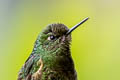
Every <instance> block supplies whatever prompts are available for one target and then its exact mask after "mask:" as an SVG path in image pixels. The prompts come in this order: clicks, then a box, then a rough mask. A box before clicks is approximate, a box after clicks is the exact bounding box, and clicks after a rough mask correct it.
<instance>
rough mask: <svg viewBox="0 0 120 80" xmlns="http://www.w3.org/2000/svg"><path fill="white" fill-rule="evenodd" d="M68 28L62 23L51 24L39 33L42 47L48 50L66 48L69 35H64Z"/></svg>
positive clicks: (69, 39) (68, 42)
mask: <svg viewBox="0 0 120 80" xmlns="http://www.w3.org/2000/svg"><path fill="white" fill-rule="evenodd" d="M68 31H69V29H68V28H67V27H66V26H65V25H64V24H51V25H49V26H47V28H46V29H45V30H44V31H43V32H42V33H41V34H40V36H39V37H40V38H39V39H40V42H41V45H42V48H43V49H44V50H45V51H47V52H49V51H56V50H58V49H60V50H63V51H64V50H67V49H68V47H69V44H70V41H71V35H70V34H69V35H66V33H67V32H68Z"/></svg>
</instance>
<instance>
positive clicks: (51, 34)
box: [34, 18, 88, 55]
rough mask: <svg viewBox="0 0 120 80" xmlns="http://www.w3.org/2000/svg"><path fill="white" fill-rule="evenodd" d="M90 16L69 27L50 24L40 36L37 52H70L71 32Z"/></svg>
mask: <svg viewBox="0 0 120 80" xmlns="http://www.w3.org/2000/svg"><path fill="white" fill-rule="evenodd" d="M87 19H88V18H86V19H85V20H83V21H82V22H80V23H79V24H77V25H75V26H74V27H72V28H71V29H68V28H67V26H65V25H64V24H60V23H57V24H50V25H48V26H47V27H46V28H45V29H44V30H43V31H42V32H41V33H40V35H39V36H38V38H37V40H36V43H35V47H34V50H36V51H37V52H42V51H43V52H45V53H52V54H54V53H57V54H61V55H62V53H64V52H66V55H68V54H69V46H70V42H71V32H72V31H73V30H75V29H76V28H77V27H78V26H79V25H80V24H82V23H83V22H85V21H86V20H87Z"/></svg>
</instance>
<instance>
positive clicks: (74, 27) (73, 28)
mask: <svg viewBox="0 0 120 80" xmlns="http://www.w3.org/2000/svg"><path fill="white" fill-rule="evenodd" d="M88 19H89V18H85V19H84V20H82V21H81V22H80V23H78V24H76V25H75V26H73V27H72V28H71V29H70V30H69V31H68V32H67V33H66V35H69V34H70V33H71V32H72V31H73V30H75V29H76V28H77V27H78V26H80V25H81V24H83V23H84V22H85V21H87V20H88Z"/></svg>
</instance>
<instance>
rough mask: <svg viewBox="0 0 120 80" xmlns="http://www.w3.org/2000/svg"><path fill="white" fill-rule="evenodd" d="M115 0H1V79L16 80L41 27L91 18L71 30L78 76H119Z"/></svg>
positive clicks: (100, 79) (119, 23)
mask: <svg viewBox="0 0 120 80" xmlns="http://www.w3.org/2000/svg"><path fill="white" fill-rule="evenodd" d="M119 3H120V1H119V0H1V1H0V80H16V79H17V73H18V71H19V69H20V68H21V66H22V65H23V64H24V62H25V60H26V59H27V57H28V56H29V55H30V53H31V51H32V48H33V45H34V42H35V40H36V38H37V36H38V34H39V33H40V32H41V30H42V29H43V28H45V27H46V26H47V25H48V24H51V23H58V22H60V23H64V24H65V25H67V26H68V27H69V28H71V27H72V26H74V25H75V24H76V23H78V22H80V21H81V20H82V19H84V18H86V17H90V19H89V20H88V21H87V22H85V23H84V24H83V25H81V27H79V28H77V29H76V30H75V31H74V32H73V33H72V45H71V51H72V56H73V59H74V62H75V67H76V70H77V74H78V80H120V4H119Z"/></svg>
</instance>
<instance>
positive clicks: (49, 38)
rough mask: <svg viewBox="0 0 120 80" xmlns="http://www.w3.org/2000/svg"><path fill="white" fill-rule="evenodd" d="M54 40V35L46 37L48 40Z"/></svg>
mask: <svg viewBox="0 0 120 80" xmlns="http://www.w3.org/2000/svg"><path fill="white" fill-rule="evenodd" d="M54 39H56V37H55V36H54V35H50V36H49V37H48V40H54Z"/></svg>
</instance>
